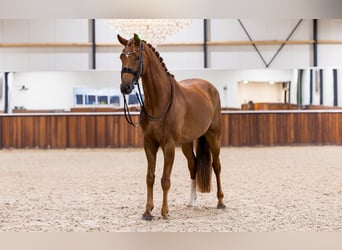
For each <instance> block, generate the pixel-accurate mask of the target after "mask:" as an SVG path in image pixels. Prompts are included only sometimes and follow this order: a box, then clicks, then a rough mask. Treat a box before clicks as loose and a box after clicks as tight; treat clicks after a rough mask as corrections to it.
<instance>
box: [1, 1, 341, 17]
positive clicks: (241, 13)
mask: <svg viewBox="0 0 342 250" xmlns="http://www.w3.org/2000/svg"><path fill="white" fill-rule="evenodd" d="M0 6H1V7H0V18H1V19H11V18H13V19H37V18H41V19H46V18H52V19H54V18H82V19H83V18H84V19H90V18H194V19H195V18H233V19H235V18H287V19H288V18H305V19H311V18H342V11H341V10H342V1H340V0H300V1H298V0H286V1H284V0H239V1H236V0H187V1H184V0H172V1H161V0H144V1H142V0H140V1H139V0H130V1H127V0H59V1H55V0H30V1H27V0H0Z"/></svg>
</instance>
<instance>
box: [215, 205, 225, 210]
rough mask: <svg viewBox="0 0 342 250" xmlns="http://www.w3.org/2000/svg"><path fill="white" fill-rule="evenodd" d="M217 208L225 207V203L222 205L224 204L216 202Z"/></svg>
mask: <svg viewBox="0 0 342 250" xmlns="http://www.w3.org/2000/svg"><path fill="white" fill-rule="evenodd" d="M217 208H218V209H225V208H226V205H224V204H218V205H217Z"/></svg>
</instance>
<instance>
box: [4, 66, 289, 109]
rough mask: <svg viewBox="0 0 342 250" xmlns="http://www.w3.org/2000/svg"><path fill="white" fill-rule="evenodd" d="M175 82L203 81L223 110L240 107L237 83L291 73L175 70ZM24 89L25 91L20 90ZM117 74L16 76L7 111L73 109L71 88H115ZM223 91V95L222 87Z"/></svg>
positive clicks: (277, 78) (286, 76) (282, 78)
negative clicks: (212, 89)
mask: <svg viewBox="0 0 342 250" xmlns="http://www.w3.org/2000/svg"><path fill="white" fill-rule="evenodd" d="M173 73H174V74H175V76H176V79H177V80H181V79H185V78H193V77H197V78H203V79H207V80H209V81H210V82H212V83H213V84H214V85H215V86H216V87H217V89H218V90H219V92H220V95H221V101H222V106H223V107H237V108H239V107H240V102H239V100H238V82H239V81H242V80H249V81H289V80H291V77H292V71H291V70H271V69H266V70H175V71H174V72H173ZM23 85H25V87H26V88H28V89H27V90H21V87H22V86H23ZM119 85H120V72H119V71H84V72H17V73H14V74H13V80H12V81H11V84H10V100H9V110H12V109H13V108H14V107H16V106H17V107H24V108H26V109H63V110H70V108H72V107H74V99H73V89H74V88H117V89H119ZM225 86H226V87H227V92H225V91H224V87H225Z"/></svg>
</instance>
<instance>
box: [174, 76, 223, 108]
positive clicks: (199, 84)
mask: <svg viewBox="0 0 342 250" xmlns="http://www.w3.org/2000/svg"><path fill="white" fill-rule="evenodd" d="M178 83H179V85H180V86H181V89H182V91H183V92H184V93H185V95H186V96H187V98H191V97H192V96H194V98H195V96H199V97H201V98H203V97H204V99H203V100H206V101H207V105H213V107H217V106H218V105H219V106H221V104H220V96H219V92H218V90H217V89H216V87H215V86H214V85H213V84H212V83H210V82H209V81H206V80H203V79H199V78H192V79H185V80H182V81H180V82H178Z"/></svg>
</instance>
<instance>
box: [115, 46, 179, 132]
mask: <svg viewBox="0 0 342 250" xmlns="http://www.w3.org/2000/svg"><path fill="white" fill-rule="evenodd" d="M144 44H145V43H144V42H142V43H141V48H139V49H137V50H135V51H132V52H122V53H121V54H122V55H125V56H127V57H128V56H131V55H134V54H135V53H137V52H138V51H140V50H141V56H140V58H139V64H138V68H137V69H136V70H134V69H132V68H128V67H122V68H121V79H122V76H123V74H124V73H129V74H132V75H133V76H134V78H133V80H132V83H133V84H134V85H137V86H138V93H137V92H136V96H137V99H138V102H139V105H140V108H141V110H140V115H139V121H138V122H137V123H134V122H133V119H132V116H131V114H130V111H129V107H128V103H127V100H126V96H125V95H124V94H123V98H124V113H125V118H126V121H127V123H128V124H129V125H131V126H133V127H138V126H139V124H140V122H141V117H142V116H141V114H142V112H143V113H144V114H145V115H146V117H147V119H149V120H150V121H158V120H162V119H163V118H164V117H165V116H166V114H167V113H168V111H169V110H170V108H171V104H172V102H173V95H174V89H173V88H174V87H173V83H172V81H171V80H170V83H171V97H170V99H169V102H168V104H167V106H166V108H165V110H164V111H163V112H162V113H161V114H160V115H158V116H156V117H154V116H152V115H150V114H148V112H147V111H146V109H145V104H144V100H143V96H142V93H141V89H140V85H139V78H140V77H141V74H142V70H143V67H144V51H145V47H144Z"/></svg>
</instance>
